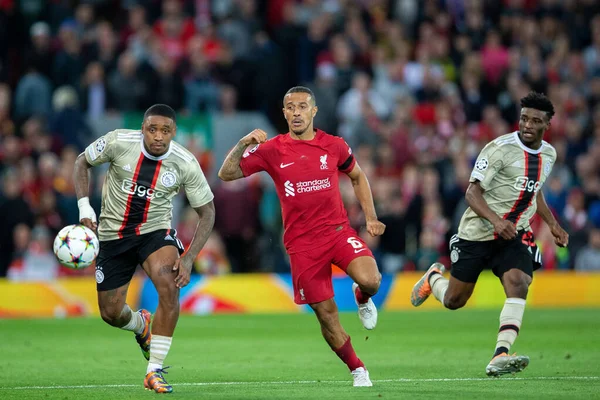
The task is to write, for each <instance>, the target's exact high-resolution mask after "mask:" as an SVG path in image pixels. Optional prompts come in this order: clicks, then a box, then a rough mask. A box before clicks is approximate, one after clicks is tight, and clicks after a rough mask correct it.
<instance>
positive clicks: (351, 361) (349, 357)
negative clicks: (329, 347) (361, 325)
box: [334, 337, 365, 371]
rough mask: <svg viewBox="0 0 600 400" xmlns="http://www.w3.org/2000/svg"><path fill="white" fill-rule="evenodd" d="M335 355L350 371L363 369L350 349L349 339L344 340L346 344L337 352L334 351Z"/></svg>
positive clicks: (363, 365)
mask: <svg viewBox="0 0 600 400" xmlns="http://www.w3.org/2000/svg"><path fill="white" fill-rule="evenodd" d="M334 351H335V354H337V356H338V357H339V358H340V359H341V360H342V361H343V362H344V364H346V365H347V366H348V368H349V369H350V371H354V370H355V369H356V368H359V367H363V368H364V367H365V364H363V362H362V361H360V358H358V357H357V356H356V353H355V352H354V349H353V348H352V343H350V337H348V340H346V343H344V344H343V345H342V347H340V348H339V349H337V350H334Z"/></svg>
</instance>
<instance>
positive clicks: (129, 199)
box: [118, 153, 144, 239]
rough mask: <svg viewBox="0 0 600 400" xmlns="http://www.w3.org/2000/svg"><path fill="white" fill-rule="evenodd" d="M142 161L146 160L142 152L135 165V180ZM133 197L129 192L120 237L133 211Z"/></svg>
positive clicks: (121, 237) (134, 180) (120, 237)
mask: <svg viewBox="0 0 600 400" xmlns="http://www.w3.org/2000/svg"><path fill="white" fill-rule="evenodd" d="M142 161H144V154H143V153H140V158H138V163H137V165H136V166H135V172H134V173H133V182H136V181H137V178H138V175H139V174H140V167H141V166H142ZM132 199H133V193H130V194H129V197H128V198H127V204H126V205H125V214H124V215H123V223H122V224H121V227H120V228H119V232H118V235H119V239H123V229H125V227H126V226H127V220H128V219H129V212H130V211H131V200H132Z"/></svg>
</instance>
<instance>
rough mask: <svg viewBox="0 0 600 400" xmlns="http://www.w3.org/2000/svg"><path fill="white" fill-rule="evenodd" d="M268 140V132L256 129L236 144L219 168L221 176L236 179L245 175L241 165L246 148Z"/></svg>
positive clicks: (223, 178) (228, 179)
mask: <svg viewBox="0 0 600 400" xmlns="http://www.w3.org/2000/svg"><path fill="white" fill-rule="evenodd" d="M266 141H267V133H266V132H265V131H263V130H262V129H255V130H253V131H252V132H250V133H249V134H247V135H246V136H244V137H243V138H241V139H240V141H239V142H238V143H237V144H236V145H235V147H234V148H233V150H231V151H230V152H229V154H228V155H227V157H226V158H225V161H223V165H222V166H221V169H220V170H219V178H220V179H221V180H224V181H234V180H236V179H240V178H243V177H244V174H243V172H242V168H241V167H240V161H241V160H242V156H243V155H244V151H246V148H247V147H248V146H250V145H253V144H260V143H264V142H266Z"/></svg>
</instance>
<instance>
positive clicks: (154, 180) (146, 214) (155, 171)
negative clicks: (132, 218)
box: [135, 160, 162, 235]
mask: <svg viewBox="0 0 600 400" xmlns="http://www.w3.org/2000/svg"><path fill="white" fill-rule="evenodd" d="M161 165H162V160H159V161H158V162H157V163H156V169H155V170H154V177H153V178H152V185H150V189H152V190H154V188H155V187H156V181H157V180H158V173H159V172H160V166H161ZM148 209H150V199H149V198H148V197H146V206H145V207H144V216H143V217H142V222H140V224H139V225H138V226H136V227H135V234H136V235H140V234H141V233H140V227H141V226H142V224H143V223H145V222H146V220H147V219H148Z"/></svg>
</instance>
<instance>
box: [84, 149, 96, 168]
mask: <svg viewBox="0 0 600 400" xmlns="http://www.w3.org/2000/svg"><path fill="white" fill-rule="evenodd" d="M83 153H84V154H85V159H86V160H87V162H88V164H90V165H94V164H95V161H96V159H97V158H98V153H96V150H95V149H94V146H88V147H87V148H86V149H85V151H84V152H83Z"/></svg>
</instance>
